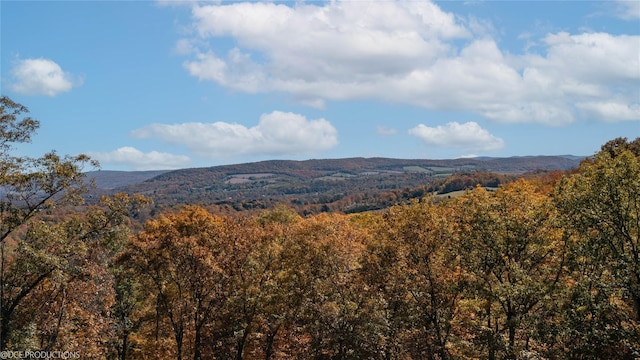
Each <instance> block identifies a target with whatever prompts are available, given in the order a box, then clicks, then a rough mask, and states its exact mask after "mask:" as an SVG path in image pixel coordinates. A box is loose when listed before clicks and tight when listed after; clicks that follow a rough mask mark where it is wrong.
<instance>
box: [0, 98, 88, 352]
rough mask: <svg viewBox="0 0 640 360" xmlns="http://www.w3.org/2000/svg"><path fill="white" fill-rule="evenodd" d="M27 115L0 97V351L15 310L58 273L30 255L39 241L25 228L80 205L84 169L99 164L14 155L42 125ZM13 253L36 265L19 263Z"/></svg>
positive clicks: (50, 156) (81, 158)
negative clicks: (45, 214)
mask: <svg viewBox="0 0 640 360" xmlns="http://www.w3.org/2000/svg"><path fill="white" fill-rule="evenodd" d="M28 112H29V111H28V109H27V108H26V107H24V106H23V105H20V104H17V103H15V102H13V101H12V100H10V99H9V98H7V97H4V96H3V97H2V98H0V350H3V349H5V348H6V346H7V343H8V341H9V339H10V338H11V336H12V332H13V328H12V323H13V319H14V315H15V311H16V309H18V307H19V305H20V304H21V303H22V302H23V301H24V300H25V299H26V297H27V296H28V295H29V294H30V293H32V291H33V290H34V289H35V288H36V287H37V286H38V285H39V284H41V283H42V282H43V281H44V280H45V279H47V278H48V277H50V276H51V275H52V274H53V272H54V271H53V270H54V267H51V266H46V264H47V263H48V262H46V261H44V262H42V263H40V264H38V262H40V261H42V260H43V259H41V258H40V255H37V254H28V252H29V251H31V249H32V247H30V245H29V242H30V241H36V242H37V240H35V239H37V238H38V236H37V235H35V232H37V230H36V229H37V227H36V228H33V229H30V230H26V231H25V230H24V226H26V225H28V224H29V223H30V221H31V220H32V219H33V218H34V217H36V215H37V214H38V213H39V212H40V211H43V210H45V209H52V208H54V207H55V206H56V204H57V205H60V204H65V203H78V202H80V201H81V197H80V194H82V193H83V192H84V191H85V190H86V187H87V183H86V182H85V181H84V179H83V177H84V176H83V173H82V170H83V166H84V165H86V164H91V165H94V166H97V163H95V162H92V161H91V160H90V159H89V158H88V157H87V156H85V155H77V156H66V157H60V156H59V155H57V154H56V153H55V152H53V151H52V152H50V153H48V154H45V155H44V156H42V157H41V158H29V157H15V156H12V155H11V150H13V146H14V144H16V143H25V142H29V141H30V140H31V135H32V134H33V133H34V132H35V130H36V129H37V128H38V127H39V122H38V121H36V120H33V119H31V118H30V117H28V116H27V114H28ZM15 249H18V250H19V252H20V251H21V254H23V255H24V256H25V257H24V258H23V259H24V260H25V261H26V259H30V260H32V261H34V263H28V262H27V263H20V262H19V261H18V262H15V261H14V258H13V256H14V255H13V252H14V250H15ZM15 269H21V271H22V270H24V271H27V272H26V273H25V275H26V274H29V275H28V276H25V278H24V281H22V282H20V284H19V285H16V283H14V282H12V281H13V280H10V279H13V278H12V277H13V276H16V275H14V274H12V271H13V270H15ZM18 275H19V274H18Z"/></svg>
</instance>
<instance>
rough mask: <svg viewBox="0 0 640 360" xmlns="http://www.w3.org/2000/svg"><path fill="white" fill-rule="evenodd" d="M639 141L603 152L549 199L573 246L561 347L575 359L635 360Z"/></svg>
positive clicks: (619, 142) (639, 308)
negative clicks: (610, 358)
mask: <svg viewBox="0 0 640 360" xmlns="http://www.w3.org/2000/svg"><path fill="white" fill-rule="evenodd" d="M639 198H640V138H637V139H635V140H633V141H632V142H628V141H627V139H624V138H618V139H614V140H611V141H609V142H607V143H606V144H604V145H603V146H602V148H601V150H600V151H599V152H598V153H597V154H595V156H593V157H591V158H589V159H586V160H585V161H583V162H582V163H581V165H580V167H579V168H578V171H577V172H576V173H574V174H571V175H569V176H566V177H564V178H563V179H562V180H561V181H560V183H559V184H558V186H557V187H556V190H555V193H554V201H555V205H556V206H557V208H558V209H559V211H560V212H561V213H562V214H563V215H564V227H565V229H566V232H567V236H568V237H570V239H571V245H572V247H571V249H572V262H571V269H572V276H573V279H574V283H573V285H572V286H571V287H570V289H568V294H567V297H568V298H569V299H571V301H569V302H568V303H567V304H565V308H564V309H563V313H564V315H565V316H566V318H565V321H564V323H565V324H567V325H568V326H567V327H565V328H564V329H563V333H562V334H563V336H562V337H561V341H562V343H563V344H565V346H566V348H567V349H568V350H567V351H571V352H574V353H576V354H577V355H576V356H581V357H586V358H595V357H597V356H598V354H600V355H602V354H609V355H610V356H616V357H623V358H624V357H626V358H633V357H637V356H638V354H640V346H639V345H638V344H640V243H639V242H638V232H639V228H640V200H639Z"/></svg>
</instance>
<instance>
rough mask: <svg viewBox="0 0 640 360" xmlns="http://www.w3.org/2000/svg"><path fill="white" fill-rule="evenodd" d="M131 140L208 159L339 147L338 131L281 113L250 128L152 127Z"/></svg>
mask: <svg viewBox="0 0 640 360" xmlns="http://www.w3.org/2000/svg"><path fill="white" fill-rule="evenodd" d="M133 136H135V137H138V138H152V137H154V138H159V139H161V140H163V141H166V142H169V143H173V144H179V145H183V146H185V147H187V148H189V149H190V150H192V151H194V152H195V153H196V154H198V155H200V156H202V157H205V158H211V159H226V158H232V157H236V156H241V155H255V154H267V155H276V156H278V155H303V154H312V153H316V152H319V151H323V150H328V149H331V148H332V147H334V146H335V145H337V144H338V138H337V131H336V129H335V128H334V127H333V126H332V125H331V123H330V122H329V121H327V120H325V119H317V120H307V119H306V118H305V117H304V116H302V115H299V114H294V113H289V112H280V111H274V112H272V113H269V114H263V115H262V116H261V117H260V121H259V123H258V125H256V126H254V127H250V128H248V127H246V126H244V125H241V124H236V123H227V122H214V123H200V122H191V123H182V124H173V125H167V124H153V125H149V126H146V127H144V128H141V129H138V130H135V131H134V132H133Z"/></svg>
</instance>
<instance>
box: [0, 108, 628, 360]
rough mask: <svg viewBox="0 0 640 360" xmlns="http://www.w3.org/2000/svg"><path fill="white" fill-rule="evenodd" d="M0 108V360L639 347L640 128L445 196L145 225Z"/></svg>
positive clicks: (444, 354)
mask: <svg viewBox="0 0 640 360" xmlns="http://www.w3.org/2000/svg"><path fill="white" fill-rule="evenodd" d="M0 106H1V107H0V116H1V117H0V355H2V356H5V357H7V356H9V355H10V354H14V352H16V351H17V352H39V353H37V354H41V355H42V356H44V355H43V354H45V355H46V354H53V355H56V354H57V355H60V354H61V353H64V354H66V355H67V356H68V357H69V358H82V359H121V360H125V359H180V360H181V359H194V360H199V359H238V360H240V359H265V360H268V359H441V360H444V359H491V360H493V359H637V358H640V244H639V243H638V229H639V228H640V216H639V215H640V201H639V195H640V138H636V139H631V140H629V139H626V138H617V139H613V140H610V141H609V142H607V143H605V144H603V145H602V147H601V149H600V150H599V151H598V152H596V153H595V154H594V155H593V156H590V157H588V158H587V159H585V160H583V161H582V162H581V163H580V165H579V167H578V168H576V169H573V170H569V171H564V172H553V173H544V174H542V175H541V176H539V177H530V178H521V179H518V180H514V181H510V182H508V183H504V184H500V186H499V187H497V189H491V191H488V190H487V189H486V188H484V187H482V186H476V187H473V188H471V189H469V190H467V191H465V192H464V194H462V195H461V196H457V197H451V198H450V199H444V200H443V199H439V200H437V201H436V198H435V197H434V196H433V195H429V194H428V193H427V194H425V196H423V197H422V198H416V199H413V200H411V201H409V202H405V203H401V204H397V205H394V206H390V207H387V208H384V209H379V210H376V211H364V212H359V213H356V214H346V213H344V212H324V213H320V214H310V215H304V214H300V213H299V212H296V211H295V210H294V209H292V208H290V207H288V206H285V205H280V206H276V207H274V208H270V209H265V210H262V211H259V212H251V213H237V214H229V215H227V214H215V213H212V212H211V211H209V210H207V209H206V208H204V207H202V206H198V205H189V204H184V205H183V206H181V207H180V208H178V209H173V210H170V211H165V212H163V213H160V214H155V215H154V216H153V217H152V218H150V219H146V218H145V219H143V218H142V217H141V214H142V213H143V212H144V209H145V208H147V207H148V206H149V205H150V199H148V198H146V197H144V196H142V195H139V194H135V193H130V194H127V193H118V194H115V195H111V196H103V197H102V198H101V200H100V202H99V203H95V204H94V203H91V204H86V203H84V199H85V198H84V196H83V194H86V193H87V192H88V191H89V185H90V184H88V183H87V182H86V181H84V179H83V178H84V172H85V171H86V168H88V167H94V166H96V165H97V164H95V163H94V162H93V161H92V160H91V159H90V158H89V157H87V156H84V155H78V156H61V155H59V154H57V153H56V152H55V151H52V152H50V153H47V154H44V155H43V156H42V157H39V158H27V157H21V156H15V155H13V150H14V148H15V146H16V144H20V143H25V142H29V141H31V135H32V134H33V133H34V131H35V130H36V129H37V128H38V126H39V122H38V121H37V120H34V119H31V118H30V117H29V116H28V109H27V108H26V107H24V106H23V105H21V104H17V103H15V102H13V101H12V100H11V99H9V98H7V97H2V98H1V99H0ZM65 352H66V353H65ZM3 358H4V357H3Z"/></svg>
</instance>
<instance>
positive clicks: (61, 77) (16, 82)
mask: <svg viewBox="0 0 640 360" xmlns="http://www.w3.org/2000/svg"><path fill="white" fill-rule="evenodd" d="M11 75H12V77H13V79H12V81H11V84H10V88H11V90H13V91H15V92H17V93H20V94H25V95H47V96H56V95H58V94H59V93H63V92H67V91H70V90H71V88H73V87H74V86H80V85H81V84H82V79H80V78H75V77H74V76H73V75H71V74H69V73H67V72H64V71H62V68H61V67H60V65H58V64H56V63H55V62H54V61H52V60H49V59H43V58H38V59H24V60H19V61H18V62H17V63H16V65H15V66H14V67H13V69H12V70H11Z"/></svg>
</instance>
